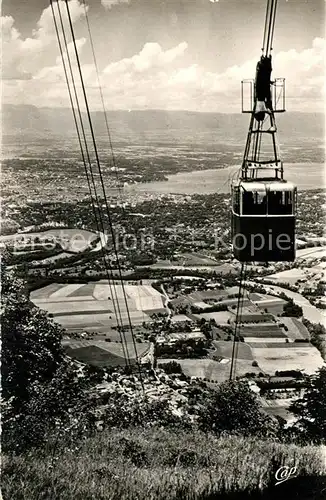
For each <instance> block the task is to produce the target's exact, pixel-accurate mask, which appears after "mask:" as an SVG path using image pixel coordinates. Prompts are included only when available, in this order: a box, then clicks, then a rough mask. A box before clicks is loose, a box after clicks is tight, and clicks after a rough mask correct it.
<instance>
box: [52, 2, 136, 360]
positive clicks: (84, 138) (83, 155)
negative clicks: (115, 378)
mask: <svg viewBox="0 0 326 500" xmlns="http://www.w3.org/2000/svg"><path fill="white" fill-rule="evenodd" d="M56 3H57V9H58V13H59V18H60V24H61V30H62V35H63V39H64V46H65V50H66V55H67V60H68V67H69V72H70V77H71V80H72V86H73V91H74V96H75V100H76V106H77V110H78V117H79V121H80V127H81V131H82V137H83V140H84V145H85V151H86V156H87V160H88V163H89V166H90V174H89V173H88V168H87V164H86V159H85V154H84V148H83V146H82V140H81V134H80V131H79V125H78V120H77V116H76V112H75V109H74V104H73V99H72V93H71V88H70V82H69V77H68V72H67V67H66V62H65V58H64V52H63V48H62V43H61V40H60V36H59V30H58V24H57V21H56V16H55V13H54V9H53V0H50V4H51V10H52V15H53V19H54V24H55V29H56V35H57V39H58V44H59V50H60V54H61V59H62V62H63V67H64V73H65V78H66V83H67V87H68V93H69V98H70V103H71V107H72V112H73V116H74V121H75V126H76V131H77V136H78V140H79V146H80V150H81V154H82V159H83V164H84V169H85V173H86V179H87V184H88V190H89V193H90V198H91V204H92V209H93V213H94V218H95V223H96V227H97V230H98V232H99V234H100V243H101V252H102V260H103V267H104V268H105V270H106V274H107V278H108V282H109V287H110V290H111V295H112V297H113V293H112V287H111V280H110V275H109V270H108V266H107V263H106V255H105V249H104V245H103V242H102V240H101V232H102V233H103V234H104V225H103V221H102V220H101V221H100V222H101V225H102V228H101V227H100V222H99V220H98V219H99V218H101V212H100V210H99V216H98V215H97V214H96V208H95V203H94V198H93V193H92V185H93V189H94V196H95V199H96V204H97V207H98V208H99V207H100V201H99V198H98V195H97V190H96V185H95V181H94V176H93V175H92V166H91V159H90V155H89V150H88V145H87V139H86V134H85V128H84V125H83V119H82V115H81V111H80V104H79V99H78V95H77V90H76V84H75V79H74V74H73V71H72V64H71V59H70V55H69V50H68V43H67V39H66V35H65V29H64V25H63V20H62V15H61V10H60V6H59V2H56ZM90 177H91V179H90ZM91 181H92V184H91ZM101 229H102V231H101ZM110 271H112V270H111V269H110ZM113 307H114V313H115V318H116V322H117V329H118V331H119V334H120V340H121V344H122V350H123V354H124V358H125V362H126V364H129V362H130V358H129V354H128V352H127V351H126V348H125V345H124V342H123V338H122V335H121V331H120V325H119V315H120V321H122V319H121V313H120V312H119V313H118V311H117V310H116V304H115V301H114V300H113Z"/></svg>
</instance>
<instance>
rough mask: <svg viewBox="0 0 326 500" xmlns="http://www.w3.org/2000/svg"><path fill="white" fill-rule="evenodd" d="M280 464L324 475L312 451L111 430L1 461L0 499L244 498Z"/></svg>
mask: <svg viewBox="0 0 326 500" xmlns="http://www.w3.org/2000/svg"><path fill="white" fill-rule="evenodd" d="M281 465H288V466H296V467H297V476H300V477H316V476H322V475H323V474H325V459H324V457H323V456H322V454H321V452H320V449H319V448H318V447H315V446H305V447H299V446H296V445H294V444H293V445H292V444H290V445H285V444H280V443H276V442H272V441H262V440H258V439H255V438H242V437H235V436H229V437H227V436H226V437H220V438H217V437H214V436H213V435H208V434H204V433H201V432H199V431H194V432H191V433H190V432H185V431H174V430H165V429H155V428H148V429H139V428H132V429H127V430H123V431H120V430H110V431H103V432H101V433H98V434H97V435H96V436H95V437H92V438H88V439H87V440H85V441H83V442H79V443H78V444H74V445H73V446H72V447H71V448H70V449H67V448H66V449H61V450H60V449H58V450H56V452H55V453H53V450H50V449H44V450H41V451H38V452H30V453H28V454H25V455H22V456H16V457H9V456H5V457H3V464H2V494H3V500H9V499H10V500H13V499H15V500H41V499H42V500H54V499H58V500H88V499H89V500H90V499H94V500H127V499H128V500H130V499H137V500H154V499H155V500H170V499H171V500H172V499H190V500H192V499H193V500H197V499H214V498H216V499H217V498H221V499H222V498H227V499H228V498H241V499H246V498H253V497H251V496H250V493H251V492H254V493H255V492H256V493H257V492H258V493H259V492H261V491H264V490H265V489H266V488H268V487H269V486H271V485H273V484H275V478H274V474H275V471H276V470H277V468H278V467H280V466H281ZM277 488H278V486H277ZM325 491H326V490H325ZM230 495H231V496H230ZM234 495H238V496H234ZM239 495H240V496H239ZM255 498H256V497H255ZM316 498H319V497H316ZM320 498H321V497H320Z"/></svg>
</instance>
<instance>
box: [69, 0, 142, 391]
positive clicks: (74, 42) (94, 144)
mask: <svg viewBox="0 0 326 500" xmlns="http://www.w3.org/2000/svg"><path fill="white" fill-rule="evenodd" d="M65 4H66V10H67V15H68V20H69V26H70V32H71V35H72V41H73V46H74V51H75V56H76V61H77V66H78V71H79V77H80V82H81V86H82V91H83V96H84V101H85V106H86V113H87V117H88V123H89V127H90V133H91V138H92V144H93V148H94V153H95V158H96V164H97V168H98V173H99V177H100V183H101V187H102V191H103V197H104V202H105V207H106V214H107V216H108V221H109V226H110V231H111V236H112V243H113V248H114V253H115V258H116V261H117V266H118V274H119V279H120V282H121V287H122V291H123V297H124V302H125V306H126V312H127V316H128V323H129V328H130V332H131V337H132V341H133V345H134V350H135V356H136V364H137V366H138V369H139V376H140V382H141V384H142V387H143V380H142V373H141V367H140V363H139V358H138V352H137V346H136V342H135V337H134V333H133V328H132V322H131V318H130V312H129V307H128V302H127V295H126V291H125V287H124V283H123V279H122V273H121V266H120V259H119V255H118V251H117V245H116V239H115V234H114V230H113V224H112V218H111V213H110V209H109V205H108V200H107V196H106V192H105V186H104V180H103V175H102V169H101V164H100V160H99V155H98V150H97V143H96V139H95V134H94V128H93V123H92V118H91V114H90V109H89V105H88V100H87V95H86V90H85V84H84V79H83V75H82V70H81V64H80V59H79V54H78V50H77V45H76V39H75V34H74V28H73V24H72V19H71V15H70V10H69V5H68V0H65Z"/></svg>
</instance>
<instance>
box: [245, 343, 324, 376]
mask: <svg viewBox="0 0 326 500" xmlns="http://www.w3.org/2000/svg"><path fill="white" fill-rule="evenodd" d="M252 354H253V357H254V358H255V360H257V362H258V364H259V366H260V368H261V370H262V371H264V372H266V373H268V374H269V375H274V374H275V372H276V371H281V370H303V371H304V372H305V373H307V374H313V373H314V372H316V371H317V370H318V368H320V367H321V366H322V365H323V359H322V357H321V355H320V353H319V351H318V350H317V349H316V348H315V347H313V346H312V345H304V346H300V344H298V346H297V347H294V346H293V344H292V345H291V347H289V345H288V344H284V347H281V346H278V347H270V346H268V347H266V348H260V347H259V348H256V347H254V344H252Z"/></svg>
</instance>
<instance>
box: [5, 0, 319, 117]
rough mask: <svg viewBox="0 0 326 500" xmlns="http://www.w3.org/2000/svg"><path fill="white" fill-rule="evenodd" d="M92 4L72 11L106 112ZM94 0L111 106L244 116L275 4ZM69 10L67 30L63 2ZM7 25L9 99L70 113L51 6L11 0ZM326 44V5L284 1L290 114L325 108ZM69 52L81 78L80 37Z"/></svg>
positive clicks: (94, 92) (281, 65)
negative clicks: (246, 88) (243, 86)
mask: <svg viewBox="0 0 326 500" xmlns="http://www.w3.org/2000/svg"><path fill="white" fill-rule="evenodd" d="M83 2H84V0H69V8H70V12H71V17H72V21H73V26H74V31H75V36H76V40H77V47H78V52H79V56H80V61H81V66H82V71H83V76H84V80H85V85H86V92H87V96H88V100H89V106H90V109H91V110H97V109H100V108H101V99H100V93H99V90H98V80H97V74H96V71H95V67H94V63H93V60H92V52H91V43H90V42H91V41H90V37H89V33H88V30H87V24H86V19H85V5H84V3H83ZM85 2H86V11H87V15H88V20H89V24H90V29H91V33H92V40H93V45H94V49H95V54H96V60H97V65H98V68H99V78H100V83H101V87H102V91H103V95H104V101H105V106H106V108H107V109H127V110H128V109H179V110H191V111H216V112H239V111H240V105H241V103H240V82H241V80H242V79H244V78H253V77H254V75H255V66H256V63H257V61H258V59H259V57H260V54H261V45H262V37H263V30H264V20H265V10H266V3H267V2H266V0H85ZM54 10H55V12H56V15H58V14H57V13H58V10H57V5H56V3H55V4H54ZM60 10H61V12H62V15H63V18H64V23H65V25H67V23H66V6H65V3H64V2H63V0H60ZM1 22H2V46H3V62H2V101H3V103H10V104H29V105H34V106H38V107H51V108H55V107H68V106H69V95H68V91H67V86H66V82H65V78H64V72H63V65H62V59H61V57H60V52H59V48H58V42H57V39H56V33H55V29H54V23H53V18H52V12H51V8H50V6H49V1H46V0H28V1H22V0H3V3H2V17H1ZM325 48H326V47H325V0H278V8H277V15H276V26H275V33H274V44H273V77H274V78H275V77H285V78H286V96H287V109H288V110H289V111H323V110H324V102H325V81H324V80H325V78H324V77H325ZM68 52H69V54H70V55H71V58H72V65H73V71H74V74H75V76H77V66H76V61H75V58H74V53H73V47H72V44H71V37H68ZM64 57H65V56H64ZM76 81H77V84H78V79H76ZM80 92H81V89H80V85H79V84H78V95H81V94H80Z"/></svg>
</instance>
